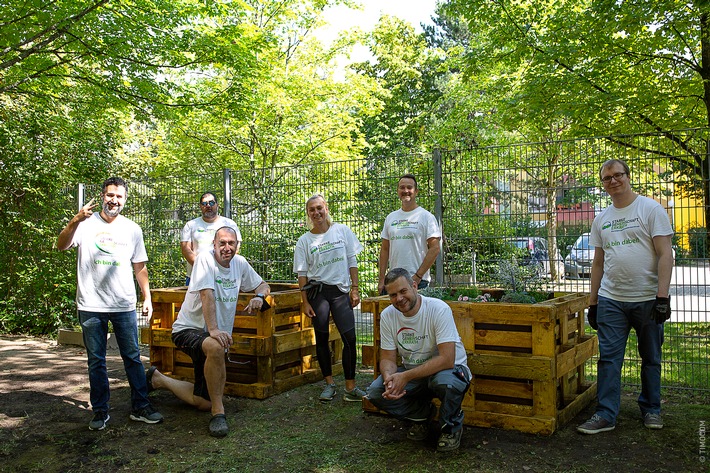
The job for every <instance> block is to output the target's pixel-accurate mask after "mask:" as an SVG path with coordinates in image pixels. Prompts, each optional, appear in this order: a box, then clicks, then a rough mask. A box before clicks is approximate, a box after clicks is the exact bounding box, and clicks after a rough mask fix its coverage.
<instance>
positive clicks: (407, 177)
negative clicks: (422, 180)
mask: <svg viewBox="0 0 710 473" xmlns="http://www.w3.org/2000/svg"><path fill="white" fill-rule="evenodd" d="M402 179H411V180H413V181H414V188H415V189H419V184H417V178H416V177H414V174H402V175H401V176H399V179H397V184H399V181H401V180H402Z"/></svg>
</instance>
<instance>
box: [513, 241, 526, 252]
mask: <svg viewBox="0 0 710 473" xmlns="http://www.w3.org/2000/svg"><path fill="white" fill-rule="evenodd" d="M511 243H512V244H513V246H515V247H517V248H520V249H521V250H527V249H528V241H527V240H513V241H511Z"/></svg>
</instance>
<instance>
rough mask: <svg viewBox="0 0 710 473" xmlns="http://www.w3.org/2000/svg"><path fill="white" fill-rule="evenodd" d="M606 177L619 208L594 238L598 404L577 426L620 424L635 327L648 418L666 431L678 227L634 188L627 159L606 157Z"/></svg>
mask: <svg viewBox="0 0 710 473" xmlns="http://www.w3.org/2000/svg"><path fill="white" fill-rule="evenodd" d="M599 177H600V178H601V181H602V185H603V186H604V190H605V191H606V192H607V193H608V194H609V196H610V197H611V201H612V205H610V206H609V207H608V208H606V209H605V210H604V211H602V212H601V213H600V214H599V215H597V216H596V218H595V219H594V222H593V223H592V230H591V232H590V236H589V243H590V245H592V246H594V260H593V262H592V275H591V291H590V292H591V295H590V297H589V303H590V307H589V312H588V314H587V317H588V319H589V324H590V325H591V326H592V328H593V329H595V330H597V335H598V336H599V360H598V361H597V398H598V404H597V409H596V412H595V413H594V415H593V416H592V417H591V418H590V419H589V420H588V421H586V422H585V423H583V424H582V425H580V426H578V427H577V430H578V431H579V432H581V433H584V434H597V433H599V432H606V431H609V430H613V429H614V427H616V417H617V415H618V414H619V406H620V403H621V366H622V364H623V362H624V351H625V349H626V342H627V339H628V337H629V332H630V331H631V328H632V327H633V329H634V330H635V331H636V336H637V338H638V351H639V355H640V356H641V360H642V361H641V394H640V395H639V397H638V405H639V408H640V410H641V417H642V420H643V424H644V426H645V427H646V428H648V429H661V428H663V420H662V419H661V346H662V344H663V323H664V322H665V321H666V320H668V319H669V318H670V316H671V309H670V295H669V290H670V281H671V273H672V271H673V249H672V247H671V237H672V236H673V228H672V227H671V223H670V220H669V219H668V214H667V213H666V211H665V210H664V209H663V207H661V205H660V204H659V203H658V202H656V201H655V200H653V199H650V198H648V197H643V196H640V195H638V194H636V193H635V192H634V191H633V190H632V189H631V180H630V171H629V167H628V165H627V164H626V163H625V162H623V161H621V160H619V159H610V160H608V161H606V162H605V163H604V164H602V166H601V169H600V171H599Z"/></svg>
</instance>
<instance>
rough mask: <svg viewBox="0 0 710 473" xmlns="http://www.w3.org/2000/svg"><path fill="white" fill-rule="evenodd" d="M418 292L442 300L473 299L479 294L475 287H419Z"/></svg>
mask: <svg viewBox="0 0 710 473" xmlns="http://www.w3.org/2000/svg"><path fill="white" fill-rule="evenodd" d="M418 292H419V294H421V295H423V296H427V297H435V298H437V299H441V300H442V301H472V302H473V301H474V300H475V299H476V298H477V297H479V296H480V295H481V291H480V290H479V289H478V288H477V287H455V288H453V289H452V288H448V287H432V286H429V287H425V288H424V289H420V290H419V291H418Z"/></svg>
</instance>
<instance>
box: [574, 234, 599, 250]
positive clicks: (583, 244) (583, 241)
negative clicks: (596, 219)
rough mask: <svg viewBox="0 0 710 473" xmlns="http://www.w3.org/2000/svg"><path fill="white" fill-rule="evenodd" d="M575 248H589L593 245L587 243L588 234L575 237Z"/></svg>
mask: <svg viewBox="0 0 710 473" xmlns="http://www.w3.org/2000/svg"><path fill="white" fill-rule="evenodd" d="M574 247H575V249H577V250H591V249H593V248H594V247H593V246H591V245H590V244H589V235H582V236H581V237H579V238H578V239H577V242H576V243H575V244H574Z"/></svg>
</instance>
